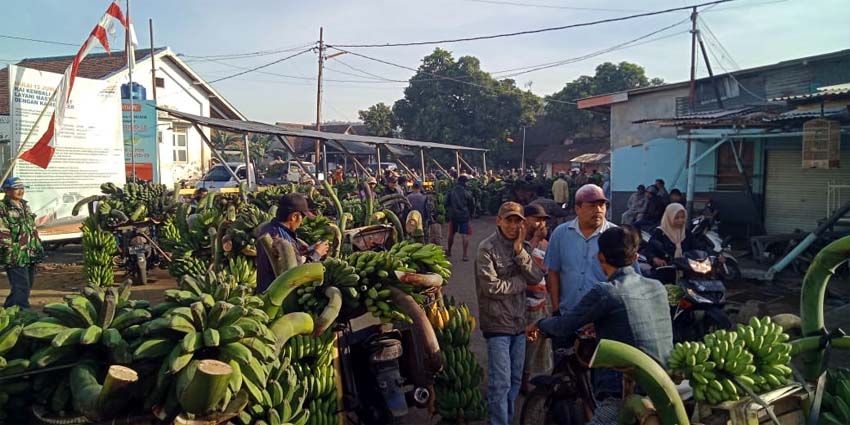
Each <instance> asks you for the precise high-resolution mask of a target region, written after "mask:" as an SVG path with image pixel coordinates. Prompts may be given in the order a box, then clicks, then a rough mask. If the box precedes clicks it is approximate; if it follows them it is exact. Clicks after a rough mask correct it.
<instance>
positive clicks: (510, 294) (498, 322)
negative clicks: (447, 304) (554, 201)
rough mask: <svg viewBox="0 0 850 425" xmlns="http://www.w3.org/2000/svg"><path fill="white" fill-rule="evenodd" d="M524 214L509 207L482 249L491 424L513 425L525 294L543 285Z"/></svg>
mask: <svg viewBox="0 0 850 425" xmlns="http://www.w3.org/2000/svg"><path fill="white" fill-rule="evenodd" d="M524 221H525V216H524V215H523V208H522V206H521V205H520V204H517V203H516V202H505V203H504V204H502V206H501V207H500V208H499V213H498V216H497V218H496V225H497V226H498V229H497V230H496V232H495V233H493V234H492V235H490V236H488V237H487V238H486V239H484V240H483V241H481V243H480V244H479V245H478V255H477V256H476V259H475V270H476V273H475V288H476V292H477V295H478V317H479V319H480V320H479V323H481V332H482V333H483V334H484V338H485V339H486V340H487V377H488V379H487V381H488V382H487V407H488V412H489V417H490V423H491V424H495V425H508V424H510V423H511V419H512V416H513V413H514V402H515V401H516V397H517V395H518V394H519V389H520V384H521V382H522V368H523V364H524V363H525V335H524V332H523V331H524V329H525V323H526V322H525V320H526V301H525V290H526V288H527V287H528V285H533V284H537V283H539V282H540V281H541V280H543V269H542V268H541V267H540V266H538V265H536V264H534V262H533V261H532V257H531V254H530V253H529V252H530V251H531V246H530V245H529V244H528V242H526V241H525V227H524V226H523V224H524V223H523V222H524Z"/></svg>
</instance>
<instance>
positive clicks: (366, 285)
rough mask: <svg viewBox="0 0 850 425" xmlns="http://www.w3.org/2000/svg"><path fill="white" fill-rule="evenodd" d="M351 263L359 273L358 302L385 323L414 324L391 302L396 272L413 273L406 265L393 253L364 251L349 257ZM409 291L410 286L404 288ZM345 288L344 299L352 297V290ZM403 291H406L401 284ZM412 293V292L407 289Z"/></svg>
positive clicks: (400, 287)
mask: <svg viewBox="0 0 850 425" xmlns="http://www.w3.org/2000/svg"><path fill="white" fill-rule="evenodd" d="M347 261H348V263H349V264H351V265H352V266H354V269H355V270H357V274H358V276H360V279H359V281H358V282H356V284H358V285H357V286H356V288H357V291H358V293H359V296H358V298H359V299H361V300H362V301H363V304H365V305H366V309H367V310H368V311H369V312H370V313H371V314H372V315H373V316H375V317H376V318H378V319H380V320H381V322H384V323H390V322H392V321H408V322H409V321H410V318H409V317H407V315H405V314H404V313H402V312H401V311H399V310H398V309H397V308H396V307H395V304H394V303H393V302H392V300H390V295H391V293H390V290H389V288H390V285H392V284H393V283H397V282H398V280H397V279H396V278H395V274H394V271H395V270H401V271H413V270H412V269H409V268H407V267H405V266H404V264H402V262H401V261H400V260H399V259H398V258H396V257H394V256H393V255H391V254H390V253H389V252H387V251H384V252H374V251H362V252H355V253H354V254H351V255H350V256H348V259H347ZM404 286H407V287H409V286H410V285H404ZM346 287H347V285H346V286H343V288H341V291H342V292H343V297H345V296H346V295H345V294H346V292H348V293H349V294H348V295H347V296H349V297H350V295H351V290H349V289H344V288H346ZM398 287H399V289H404V288H403V287H402V285H400V284H398ZM407 290H409V288H407Z"/></svg>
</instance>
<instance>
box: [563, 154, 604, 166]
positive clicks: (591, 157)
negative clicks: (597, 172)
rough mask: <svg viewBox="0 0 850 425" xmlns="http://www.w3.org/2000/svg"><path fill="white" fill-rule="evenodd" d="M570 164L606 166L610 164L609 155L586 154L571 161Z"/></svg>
mask: <svg viewBox="0 0 850 425" xmlns="http://www.w3.org/2000/svg"><path fill="white" fill-rule="evenodd" d="M570 162H580V163H583V164H608V163H609V162H611V154H607V153H586V154H582V155H579V156H577V157H575V158H573V159H571V160H570Z"/></svg>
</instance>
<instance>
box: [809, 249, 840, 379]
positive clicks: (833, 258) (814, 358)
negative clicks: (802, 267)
mask: <svg viewBox="0 0 850 425" xmlns="http://www.w3.org/2000/svg"><path fill="white" fill-rule="evenodd" d="M848 256H850V236H846V237H843V238H841V239H838V240H836V241H834V242H832V243H831V244H829V245H827V246H826V247H825V248H824V249H822V250H821V251H820V252H818V255H817V256H815V259H814V261H812V264H811V265H810V266H809V269H808V270H807V271H806V276H805V277H804V278H803V287H802V290H801V295H800V320H801V322H802V332H803V336H804V337H807V336H815V335H820V334H821V333H822V332H825V331H826V328H825V326H824V321H823V301H824V297H825V296H826V286H827V284H829V279H830V278H832V275H833V273H835V269H836V268H838V266H840V265H841V264H842V263H844V262H845V261H847V257H848ZM801 355H802V360H803V376H804V377H805V378H806V379H816V378H817V376H818V375H820V373H821V369H822V366H823V350H814V351H803V352H801Z"/></svg>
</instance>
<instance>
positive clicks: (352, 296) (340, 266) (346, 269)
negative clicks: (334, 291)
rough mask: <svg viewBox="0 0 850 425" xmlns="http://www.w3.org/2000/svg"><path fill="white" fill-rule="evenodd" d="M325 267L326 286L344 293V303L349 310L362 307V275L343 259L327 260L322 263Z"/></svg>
mask: <svg viewBox="0 0 850 425" xmlns="http://www.w3.org/2000/svg"><path fill="white" fill-rule="evenodd" d="M322 264H323V265H324V266H325V279H324V281H325V284H327V285H331V286H335V287H337V288H339V290H340V292H341V293H342V303H343V305H344V306H345V307H346V308H348V309H349V310H354V309H356V308H357V307H359V306H360V292H358V290H357V289H358V287H359V286H360V285H358V282H359V281H360V275H359V274H357V269H355V268H354V266H352V265H350V264H348V262H347V261H345V260H343V259H342V258H332V257H331V258H327V259H325V260H324V261H322Z"/></svg>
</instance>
